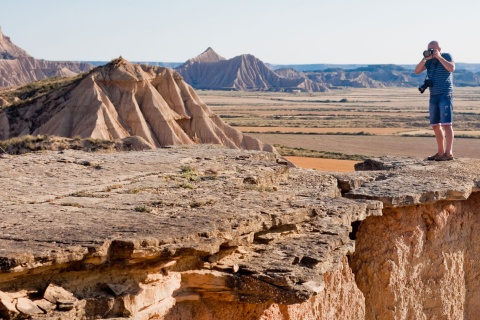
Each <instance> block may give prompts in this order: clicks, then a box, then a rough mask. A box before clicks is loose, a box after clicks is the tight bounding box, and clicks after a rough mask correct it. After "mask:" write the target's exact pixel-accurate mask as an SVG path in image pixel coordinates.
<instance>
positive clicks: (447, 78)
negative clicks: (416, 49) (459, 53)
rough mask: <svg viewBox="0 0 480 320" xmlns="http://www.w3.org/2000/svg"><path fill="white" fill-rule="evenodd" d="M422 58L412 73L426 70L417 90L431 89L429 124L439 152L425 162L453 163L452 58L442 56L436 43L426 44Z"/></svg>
mask: <svg viewBox="0 0 480 320" xmlns="http://www.w3.org/2000/svg"><path fill="white" fill-rule="evenodd" d="M423 56H424V58H423V59H422V61H420V62H419V63H418V65H417V66H416V67H415V74H420V73H422V72H423V71H424V70H427V76H426V78H425V82H424V84H423V85H422V86H420V88H418V90H420V93H423V92H424V91H425V89H426V88H429V90H430V102H429V113H430V125H431V126H432V129H433V131H434V132H435V139H436V140H437V146H438V151H437V153H436V154H434V155H433V156H430V157H428V158H427V160H435V161H448V160H453V159H454V158H453V150H452V148H453V137H454V135H453V128H452V119H453V105H452V102H453V76H452V73H453V71H455V63H454V62H453V59H452V56H451V55H450V54H448V53H442V49H441V48H440V44H439V43H438V41H432V42H430V43H429V44H428V50H425V51H424V52H423Z"/></svg>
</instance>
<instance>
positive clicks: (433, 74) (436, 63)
mask: <svg viewBox="0 0 480 320" xmlns="http://www.w3.org/2000/svg"><path fill="white" fill-rule="evenodd" d="M432 64H433V73H432V77H429V76H428V69H429V68H427V76H426V77H425V80H426V79H430V80H431V79H433V77H434V76H435V72H436V71H437V66H438V60H437V59H435V60H432V62H431V63H430V66H431V65H432Z"/></svg>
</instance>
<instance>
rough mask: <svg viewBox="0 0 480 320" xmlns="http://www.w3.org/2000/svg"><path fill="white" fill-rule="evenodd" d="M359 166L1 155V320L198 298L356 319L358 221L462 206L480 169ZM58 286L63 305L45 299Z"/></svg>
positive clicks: (156, 155)
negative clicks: (337, 169) (447, 203)
mask: <svg viewBox="0 0 480 320" xmlns="http://www.w3.org/2000/svg"><path fill="white" fill-rule="evenodd" d="M361 166H363V169H368V170H369V171H359V172H355V173H351V174H339V173H327V172H319V171H314V170H303V169H296V168H290V167H288V166H287V165H286V162H285V161H284V160H282V159H279V158H278V156H277V155H275V154H272V153H267V152H257V151H244V150H232V149H225V148H221V147H217V146H213V145H201V146H193V147H192V146H190V147H175V148H163V149H156V150H148V151H137V152H116V153H86V152H81V151H72V150H67V151H63V152H39V153H32V154H27V155H21V156H3V157H1V158H0V188H1V189H2V190H3V192H2V193H1V194H0V203H1V209H0V210H1V218H0V230H1V234H0V270H1V272H0V290H1V291H0V294H3V296H2V295H0V298H1V299H0V300H1V303H0V314H1V315H2V316H4V317H7V318H12V319H13V318H15V317H17V315H18V314H24V312H23V313H22V311H19V310H18V307H15V304H18V303H19V302H21V304H20V305H21V309H22V310H34V311H32V312H38V310H37V309H36V307H33V305H32V304H30V302H29V301H31V302H32V303H34V305H35V306H37V307H38V308H40V310H43V311H42V312H43V313H44V314H43V315H42V316H45V317H47V318H48V317H50V316H51V317H55V316H56V317H58V316H61V317H62V318H65V319H69V318H71V319H83V318H87V319H88V318H94V317H132V316H134V317H136V318H139V319H143V318H145V319H148V318H151V317H153V316H156V317H159V318H162V317H163V318H164V319H177V318H178V319H181V318H182V316H179V314H182V312H186V311H185V310H190V309H189V308H190V307H191V308H192V309H191V310H201V309H202V307H201V306H199V305H198V303H199V301H223V302H224V303H229V304H242V306H243V307H242V308H247V307H245V306H256V307H252V308H253V309H252V310H257V311H258V310H260V309H261V310H263V311H261V312H264V313H262V314H263V315H265V314H266V313H265V312H267V311H268V312H270V313H272V315H273V314H275V312H277V311H278V312H280V313H282V312H283V313H285V312H287V311H285V310H287V309H288V308H287V307H282V306H289V305H290V306H293V305H295V306H299V308H301V306H304V307H303V308H305V310H307V309H308V310H313V309H312V308H314V309H315V310H322V312H321V313H322V314H324V315H325V317H327V316H336V317H344V316H345V312H347V311H346V309H345V308H343V309H342V306H341V304H342V305H345V304H347V305H351V306H352V308H355V309H356V310H357V311H356V316H349V317H348V318H350V319H363V315H364V310H365V309H364V308H365V301H364V300H363V299H364V298H363V295H362V293H361V292H360V291H359V289H358V288H357V286H356V285H355V284H354V283H353V282H352V281H353V276H352V272H351V270H350V268H349V267H348V262H347V260H346V256H349V255H351V254H353V253H354V252H355V240H354V239H355V232H356V231H355V230H354V228H352V225H355V224H356V223H357V224H358V222H359V221H363V220H365V219H367V218H368V217H372V218H373V217H376V216H381V215H382V209H383V207H384V206H385V207H398V208H401V207H402V206H407V205H415V204H425V203H431V202H435V201H438V200H459V199H466V198H468V196H469V195H470V194H471V193H472V192H475V191H478V188H479V178H478V173H477V172H479V171H478V169H479V168H480V161H478V162H476V161H474V160H472V161H469V162H468V163H467V162H466V161H462V159H460V160H458V161H454V162H451V163H447V164H445V163H442V164H439V163H427V162H424V161H421V160H418V159H417V160H415V159H387V158H384V159H372V160H368V161H366V162H365V163H363V164H362V165H361ZM373 169H374V170H373ZM335 283H343V285H342V286H338V285H335ZM52 286H58V287H59V288H60V289H58V290H59V291H62V290H63V291H62V292H64V295H65V296H66V297H68V299H66V298H64V299H60V300H55V302H51V301H50V300H51V299H50V300H49V299H46V298H44V297H45V293H46V289H47V288H51V287H52ZM346 288H348V289H346ZM342 290H343V291H342ZM65 292H66V293H65ZM47 296H48V295H47ZM334 296H335V297H337V298H335V299H333V298H332V297H334ZM2 297H3V298H2ZM339 297H343V298H339ZM25 299H27V300H28V301H27V300H25ZM329 299H330V300H329ZM342 299H343V300H342ZM58 301H60V302H58ZM272 303H273V305H272ZM261 305H263V306H264V308H263V309H262V308H260V307H259V306H261ZM305 305H307V306H308V307H305ZM181 306H184V308H183V309H182V308H181ZM203 306H205V305H203ZM225 306H226V305H225ZM274 306H278V308H279V309H278V310H277V311H275V310H276V309H275V308H277V307H274ZM314 306H315V307H314ZM272 308H273V309H272ZM285 308H287V309H285ZM274 309H275V310H274ZM2 310H3V311H2ZM182 310H183V311H182ZM202 310H205V314H208V313H209V312H211V310H210V308H206V309H202ZM222 310H223V309H222ZM238 310H239V309H238ZM238 310H237V311H238ZM246 310H247V309H245V310H244V312H247V311H246ZM249 310H250V309H249ZM252 310H250V311H252ZM265 310H267V311H265ZM282 310H283V311H282ZM292 310H293V309H292ZM292 310H291V311H288V312H287V313H289V312H290V313H289V314H293V313H294V311H292ZM362 310H363V311H362ZM250 311H248V312H250ZM257 311H255V312H257ZM238 312H239V311H238ZM252 312H253V311H252ZM255 312H253V313H255ZM258 312H260V311H258ZM268 312H267V313H268ZM291 312H293V313H291ZM295 312H296V311H295ZM305 312H307V311H305ZM309 312H310V311H309ZM342 312H343V313H342ZM253 313H252V314H253ZM220 314H222V313H217V314H216V316H217V317H219V316H220ZM259 314H260V313H259ZM259 314H257V315H259ZM242 315H244V314H243V313H239V314H234V315H233V314H231V315H230V316H231V318H232V319H234V318H235V317H238V316H242ZM18 316H19V317H20V316H21V315H18ZM205 317H206V318H208V317H207V316H205ZM222 317H223V316H222ZM265 317H266V316H265ZM312 317H315V316H312ZM200 318H201V317H200V316H198V319H200ZM227 318H228V317H227ZM267 318H268V317H267ZM267 318H265V319H267ZM271 318H272V319H274V318H275V317H274V316H272V317H271ZM225 319H226V318H225ZM312 319H313V318H312ZM325 319H326V318H325Z"/></svg>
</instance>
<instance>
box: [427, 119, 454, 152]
mask: <svg viewBox="0 0 480 320" xmlns="http://www.w3.org/2000/svg"><path fill="white" fill-rule="evenodd" d="M432 129H433V132H435V139H436V140H437V147H438V151H437V153H438V155H439V156H441V155H443V154H444V153H445V145H444V143H445V135H444V134H445V133H444V132H443V128H442V126H440V125H435V126H432ZM450 129H451V126H450ZM451 133H452V135H453V131H451Z"/></svg>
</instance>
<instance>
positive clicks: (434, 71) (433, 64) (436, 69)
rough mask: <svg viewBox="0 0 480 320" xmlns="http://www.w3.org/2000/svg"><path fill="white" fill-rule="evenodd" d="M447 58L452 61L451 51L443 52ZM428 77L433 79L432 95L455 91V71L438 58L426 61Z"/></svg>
mask: <svg viewBox="0 0 480 320" xmlns="http://www.w3.org/2000/svg"><path fill="white" fill-rule="evenodd" d="M442 57H443V58H445V60H447V61H450V62H452V61H453V59H452V56H451V55H450V54H449V53H442ZM425 67H426V68H427V74H428V78H429V79H430V80H432V81H433V87H430V88H429V90H430V95H437V94H449V93H453V73H452V72H450V71H448V70H447V69H445V67H444V66H443V65H442V64H441V63H440V62H439V61H438V60H437V59H432V60H428V61H427V62H426V63H425Z"/></svg>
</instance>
